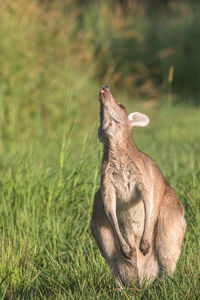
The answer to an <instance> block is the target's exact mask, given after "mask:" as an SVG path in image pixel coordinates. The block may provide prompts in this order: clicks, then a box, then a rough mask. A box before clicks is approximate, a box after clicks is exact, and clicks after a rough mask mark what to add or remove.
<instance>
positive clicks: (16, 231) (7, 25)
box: [0, 0, 200, 300]
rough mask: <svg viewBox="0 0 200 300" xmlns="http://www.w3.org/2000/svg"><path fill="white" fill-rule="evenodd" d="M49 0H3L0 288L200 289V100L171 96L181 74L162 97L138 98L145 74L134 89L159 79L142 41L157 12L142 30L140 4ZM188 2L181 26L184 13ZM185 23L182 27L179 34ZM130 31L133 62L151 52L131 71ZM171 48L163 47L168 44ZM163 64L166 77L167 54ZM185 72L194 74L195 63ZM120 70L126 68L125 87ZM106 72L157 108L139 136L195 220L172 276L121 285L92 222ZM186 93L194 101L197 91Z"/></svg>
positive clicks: (136, 293)
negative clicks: (127, 7) (125, 6)
mask: <svg viewBox="0 0 200 300" xmlns="http://www.w3.org/2000/svg"><path fill="white" fill-rule="evenodd" d="M48 3H49V2H46V1H45V2H44V3H43V2H42V1H41V2H38V1H33V0H32V1H28V0H16V1H8V0H5V1H1V2H0V22H1V26H0V40H1V43H0V65H1V70H0V167H1V168H0V170H1V172H0V199H1V202H0V216H1V217H0V236H1V238H0V261H1V263H0V298H1V299H27V300H29V299H30V300H31V299H110V298H111V299H197V298H199V296H200V295H199V290H200V286H199V267H200V261H199V239H198V237H199V230H200V217H199V194H200V187H199V181H200V158H199V148H200V132H199V115H200V109H199V108H197V107H196V108H194V107H192V106H189V105H188V106H186V105H184V104H179V105H177V104H176V103H175V102H173V101H166V100H165V99H170V100H172V99H173V94H171V93H173V92H174V84H176V81H175V82H172V84H171V85H172V86H170V89H169V92H170V95H167V97H166V96H163V101H160V102H157V103H156V102H155V99H154V97H153V100H151V101H149V102H142V101H139V99H140V98H141V94H138V96H136V94H137V93H139V91H140V88H139V86H137V89H136V92H135V90H134V93H133V92H132V93H130V91H132V90H131V89H130V86H132V85H133V87H136V86H135V81H134V80H136V81H137V78H135V77H134V74H135V72H136V73H138V74H139V77H141V78H144V81H145V82H146V83H148V84H149V85H148V84H147V85H146V88H147V90H150V91H151V90H152V89H151V87H152V84H151V82H150V83H149V77H148V76H149V75H148V74H150V73H149V71H148V70H147V69H146V68H145V64H146V62H150V61H151V59H152V60H154V58H153V57H152V56H151V55H150V56H149V55H147V53H146V52H145V53H143V52H141V51H140V46H141V47H142V49H143V50H145V49H146V46H145V45H146V43H147V44H148V43H150V38H149V40H147V39H146V37H147V36H149V32H150V31H151V27H148V20H146V21H145V22H144V26H143V27H141V32H140V22H139V19H136V20H135V21H134V20H133V19H132V18H131V15H129V17H128V18H125V19H124V17H123V11H122V10H120V7H118V6H116V7H115V9H114V10H110V6H109V5H110V4H109V5H108V6H106V5H105V4H104V5H102V4H99V6H98V5H94V6H92V7H90V8H89V7H88V10H86V8H85V6H81V7H78V5H77V7H76V8H74V7H73V5H72V4H71V3H70V1H69V2H66V4H65V5H64V4H62V1H53V2H52V3H51V4H48ZM63 3H64V2H63ZM105 3H106V2H105ZM185 7H186V6H183V14H182V13H181V12H180V16H181V17H180V20H178V21H177V24H179V25H177V26H181V24H182V23H181V22H182V21H181V20H183V18H182V16H183V15H184V13H185V10H186V8H185ZM100 12H101V13H100ZM111 12H112V13H111ZM142 13H143V12H141V15H140V16H143V15H142ZM191 14H192V12H191V13H190V14H189V16H190V18H189V19H188V21H187V22H189V20H190V21H191V23H187V22H186V23H185V26H186V27H187V24H189V25H191V27H190V26H189V25H188V26H189V27H188V32H189V36H190V32H191V31H192V28H193V26H194V22H193V18H192V17H191ZM94 16H95V21H96V22H94V20H93V18H94ZM103 17H104V19H103ZM138 18H139V14H138ZM164 20H165V22H167V19H166V18H165V19H164ZM169 20H172V19H171V18H169ZM136 21H137V22H136ZM170 22H171V21H170ZM163 24H164V23H163ZM93 25H94V26H93ZM168 25H169V26H170V24H168ZM152 26H154V25H153V24H152ZM163 26H164V25H163ZM174 26H175V25H174ZM108 28H109V30H107V29H108ZM166 28H167V26H166ZM181 28H182V27H181ZM99 29H100V32H101V36H99ZM132 29H133V31H132ZM143 30H144V31H143ZM145 30H146V31H145ZM166 30H167V29H166ZM172 31H173V28H172ZM138 32H139V33H138ZM145 32H147V35H145ZM184 32H186V31H184ZM195 32H196V31H195ZM195 32H194V34H195ZM125 33H127V35H125ZM175 33H176V30H175V29H174V35H173V36H172V39H174V40H176V34H175ZM131 34H133V36H132V35H131ZM130 35H131V36H130ZM162 36H163V35H162V34H161V37H162ZM174 36H175V37H174ZM124 37H126V38H125V40H126V42H127V43H128V44H127V45H133V49H138V53H139V54H141V55H139V56H138V57H137V55H136V54H137V53H136V52H134V53H135V55H136V56H135V60H134V62H135V63H136V62H137V61H138V60H140V57H141V56H144V57H143V58H144V61H143V58H141V59H142V62H144V63H143V64H142V65H141V64H136V67H137V68H136V71H134V70H135V69H134V70H132V71H131V72H132V73H131V74H129V71H130V69H129V67H130V68H132V67H133V65H132V64H130V63H129V62H130V61H132V60H131V57H132V56H131V57H129V56H127V55H126V51H125V53H124V50H127V51H129V52H130V53H133V51H132V50H131V48H130V47H125V48H126V49H125V48H123V49H124V50H123V49H122V48H120V47H119V45H121V44H123V43H122V42H123V40H124ZM99 38H100V39H99ZM140 38H142V39H140ZM191 39H192V37H190V39H188V40H189V41H190V40H191ZM182 40H183V39H181V41H182ZM194 40H195V43H196V45H197V46H198V39H194ZM106 41H108V43H106ZM181 41H180V45H181ZM135 43H136V44H135ZM137 43H139V44H137ZM177 43H178V42H177ZM150 44H151V43H150ZM80 45H81V47H80ZM137 45H139V48H137ZM142 45H143V46H145V47H143V46H142ZM158 45H159V43H158ZM151 46H152V47H154V46H156V45H153V44H152V45H151ZM197 46H196V47H195V49H197ZM106 47H107V48H106ZM134 47H136V48H134ZM156 47H157V46H156ZM159 47H160V46H159ZM159 47H158V48H159ZM163 48H165V45H164V46H163ZM106 49H107V50H106ZM112 49H114V50H115V51H116V52H113V51H111V50H112ZM156 49H157V48H156ZM122 50H123V51H122ZM157 50H159V49H157ZM106 51H107V52H106ZM118 51H119V52H118ZM120 51H122V53H121V52H120ZM195 51H196V50H195ZM108 52H109V53H110V56H107V55H106V53H108ZM172 52H173V51H172ZM172 52H171V53H172ZM130 53H129V54H130ZM195 53H196V52H195ZM112 54H113V55H114V56H113V55H112ZM121 54H123V55H121ZM161 54H162V55H161V56H162V57H164V56H165V55H166V52H165V53H163V52H162V53H161ZM115 55H116V57H122V61H120V62H119V61H117V59H114V57H115ZM123 57H125V58H126V60H124V61H123ZM127 57H129V59H128V60H127ZM181 57H183V59H184V58H185V56H184V53H183V56H181ZM192 57H193V56H192ZM165 58H166V56H165ZM107 59H108V60H107ZM110 59H111V60H110ZM166 59H168V58H166ZM111 62H112V63H111ZM124 63H125V64H124ZM179 63H180V65H181V62H180V61H179ZM120 65H121V66H124V68H122V69H120ZM171 65H172V63H171V61H170V64H169V66H171ZM197 65H198V64H197V63H196V64H191V68H193V66H194V67H195V68H196V66H197ZM134 66H135V65H134ZM126 67H128V72H127V71H126ZM163 68H164V70H165V71H163V72H164V73H163V74H165V75H166V76H165V77H166V78H167V77H168V65H167V66H166V65H164V66H163ZM105 70H106V72H105ZM174 70H175V73H176V72H177V67H176V66H175V69H174ZM187 70H189V69H187ZM146 71H148V72H146ZM198 72H199V70H198ZM186 73H187V72H186ZM176 74H177V73H176ZM176 74H175V78H176V76H177V75H176ZM181 74H182V75H184V72H181ZM114 75H116V77H114ZM129 75H131V77H130V76H129ZM186 75H188V76H189V77H190V79H191V80H192V77H191V76H190V75H189V72H188V74H186ZM120 76H121V78H122V79H123V80H122V83H121V88H120V89H117V88H116V86H115V84H116V85H118V79H119V78H120ZM145 76H147V77H145ZM163 76H164V75H163ZM134 78H135V79H134ZM195 78H198V76H196V77H195ZM129 80H130V82H129ZM188 82H189V81H188ZM102 83H107V84H109V85H110V84H111V85H112V86H111V87H112V90H113V91H114V93H115V94H116V96H117V99H119V101H120V102H121V103H123V104H125V105H126V106H127V110H128V112H131V111H141V112H144V113H147V114H148V115H149V116H150V119H151V123H150V125H149V126H148V127H147V128H145V129H137V130H134V131H133V136H134V139H135V142H136V144H137V145H138V146H139V148H140V149H141V150H143V151H144V152H146V153H148V154H150V155H151V156H152V157H153V159H155V161H156V162H157V163H158V165H159V166H160V167H161V170H162V171H163V173H164V174H165V176H166V178H167V180H168V181H169V182H170V183H171V185H172V186H173V187H174V188H175V190H176V191H177V193H178V194H179V196H180V198H181V199H182V201H183V204H184V207H185V210H186V220H187V224H188V227H187V234H186V237H185V242H184V246H183V251H182V254H181V257H180V260H179V262H178V265H177V268H176V272H175V274H174V275H173V277H172V278H167V279H166V280H165V281H158V282H157V283H156V284H153V285H151V286H150V287H149V288H148V289H144V287H137V286H133V287H132V289H129V290H124V292H123V293H122V294H119V293H118V291H117V289H116V286H115V283H114V281H113V278H112V276H111V274H110V271H109V269H108V267H107V265H106V264H105V262H104V260H103V258H102V257H101V255H100V253H99V251H98V249H97V246H96V245H95V243H94V241H93V240H92V238H91V234H90V230H89V222H90V217H91V210H92V202H93V196H94V193H95V191H96V190H97V188H98V186H99V181H100V163H101V155H102V146H101V145H100V144H99V143H98V141H97V127H98V122H99V121H98V112H99V104H98V97H97V91H98V88H99V87H100V86H101V85H102ZM143 83H144V82H143ZM143 83H142V84H143ZM165 84H166V82H164V85H165ZM138 88H139V90H138ZM154 89H155V86H154ZM119 90H120V92H119ZM156 93H157V89H156ZM130 95H132V96H130ZM133 95H134V96H133ZM152 95H153V93H152ZM192 97H193V95H192V94H191V98H192ZM183 100H184V101H183V102H187V103H189V102H192V101H190V98H189V97H186V98H184V99H183Z"/></svg>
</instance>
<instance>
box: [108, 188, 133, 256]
mask: <svg viewBox="0 0 200 300" xmlns="http://www.w3.org/2000/svg"><path fill="white" fill-rule="evenodd" d="M102 198H103V204H104V209H105V212H106V215H107V217H108V219H109V221H110V224H111V226H112V230H113V234H114V236H115V238H116V240H117V242H118V245H119V247H120V249H121V251H122V253H123V255H124V256H125V257H126V258H130V257H131V256H132V249H131V248H130V246H129V245H128V244H127V242H126V241H125V239H124V237H123V236H122V234H121V232H120V228H119V224H118V220H117V215H116V197H115V193H114V192H111V191H110V192H107V193H105V192H104V195H102Z"/></svg>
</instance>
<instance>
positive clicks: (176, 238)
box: [155, 187, 186, 276]
mask: <svg viewBox="0 0 200 300" xmlns="http://www.w3.org/2000/svg"><path fill="white" fill-rule="evenodd" d="M185 230H186V222H185V218H184V208H183V205H182V203H181V201H180V199H179V198H178V196H177V195H176V193H175V192H174V190H173V189H171V188H170V187H169V189H168V191H167V193H166V195H165V198H164V199H163V202H162V206H161V209H160V213H159V216H158V223H157V237H156V245H155V246H156V252H157V256H158V260H159V265H160V275H162V274H163V273H166V274H167V275H169V276H170V275H171V274H172V273H173V272H174V270H175V267H176V263H177V260H178V258H179V256H180V254H181V249H182V244H183V239H184V235H185Z"/></svg>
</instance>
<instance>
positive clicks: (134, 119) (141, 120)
mask: <svg viewBox="0 0 200 300" xmlns="http://www.w3.org/2000/svg"><path fill="white" fill-rule="evenodd" d="M128 119H129V121H130V124H131V127H145V126H147V125H148V124H149V122H150V120H149V118H148V117H147V116H146V115H144V114H142V113H139V112H133V113H131V114H129V115H128Z"/></svg>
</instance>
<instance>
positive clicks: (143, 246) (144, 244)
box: [139, 239, 150, 256]
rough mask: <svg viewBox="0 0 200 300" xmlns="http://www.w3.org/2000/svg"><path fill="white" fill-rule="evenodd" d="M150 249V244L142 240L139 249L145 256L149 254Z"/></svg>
mask: <svg viewBox="0 0 200 300" xmlns="http://www.w3.org/2000/svg"><path fill="white" fill-rule="evenodd" d="M149 248H150V245H149V242H148V241H146V240H143V239H141V241H140V248H139V249H140V251H141V252H142V254H143V255H144V256H145V255H146V254H147V253H148V252H149Z"/></svg>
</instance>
